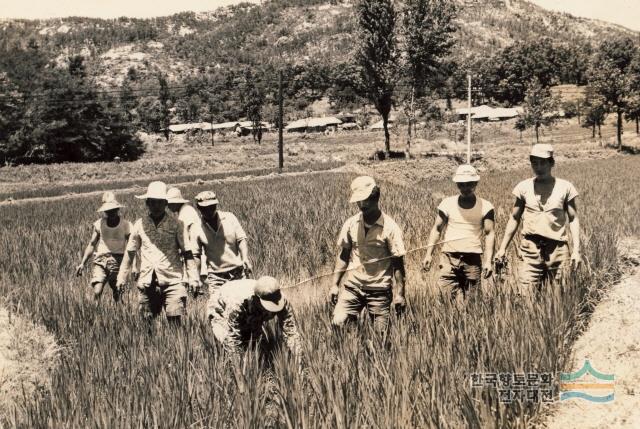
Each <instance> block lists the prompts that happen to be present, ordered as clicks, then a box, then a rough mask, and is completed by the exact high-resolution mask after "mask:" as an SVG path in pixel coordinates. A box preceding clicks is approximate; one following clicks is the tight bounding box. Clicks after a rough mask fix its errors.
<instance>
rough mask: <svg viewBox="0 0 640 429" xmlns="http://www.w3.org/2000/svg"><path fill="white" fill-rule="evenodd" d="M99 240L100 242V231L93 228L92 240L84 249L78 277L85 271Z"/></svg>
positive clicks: (77, 268) (77, 269)
mask: <svg viewBox="0 0 640 429" xmlns="http://www.w3.org/2000/svg"><path fill="white" fill-rule="evenodd" d="M98 240H100V231H98V230H97V229H96V228H95V227H93V233H92V234H91V240H90V241H89V244H88V245H87V247H86V248H85V249H84V254H83V255H82V259H81V260H80V264H78V266H77V267H76V276H80V275H81V274H82V270H83V269H84V266H85V264H86V263H87V261H88V260H89V258H90V257H91V255H93V252H94V250H95V248H96V244H98Z"/></svg>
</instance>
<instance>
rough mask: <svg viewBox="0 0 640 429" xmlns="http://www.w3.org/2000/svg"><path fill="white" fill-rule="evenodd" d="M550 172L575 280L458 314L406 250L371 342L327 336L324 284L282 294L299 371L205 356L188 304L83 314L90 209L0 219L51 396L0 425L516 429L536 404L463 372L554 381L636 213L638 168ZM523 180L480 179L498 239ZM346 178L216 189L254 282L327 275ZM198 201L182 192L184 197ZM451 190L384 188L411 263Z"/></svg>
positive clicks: (366, 327) (362, 334)
mask: <svg viewBox="0 0 640 429" xmlns="http://www.w3.org/2000/svg"><path fill="white" fill-rule="evenodd" d="M559 167H560V168H558V171H557V175H558V176H560V177H563V178H567V179H569V180H572V181H573V182H574V183H575V184H576V186H577V188H578V190H579V191H580V192H581V197H580V199H579V210H580V216H581V221H582V229H583V231H584V232H583V237H584V246H583V253H584V255H585V260H586V264H585V265H586V266H585V267H584V268H583V269H582V270H581V271H579V272H578V273H577V274H576V276H575V277H574V278H573V279H571V280H570V281H568V282H566V283H562V284H558V285H556V287H554V288H547V289H545V290H544V291H543V293H542V294H540V296H539V297H537V298H536V299H533V300H526V299H523V298H522V297H519V296H518V295H517V294H516V291H515V288H514V278H513V272H511V273H509V275H507V276H506V278H505V281H504V282H492V281H489V282H486V284H484V285H483V289H482V291H481V293H478V294H476V295H474V296H471V297H470V298H469V299H468V301H467V302H466V304H465V306H464V307H462V308H460V307H456V306H455V305H452V304H451V303H450V302H449V301H448V300H446V299H443V298H442V297H441V296H440V294H439V293H438V291H437V288H436V286H435V276H436V274H437V273H435V272H430V273H427V274H424V273H422V272H421V271H420V267H419V264H420V260H421V258H422V256H423V254H422V253H421V252H414V253H411V254H409V255H408V256H407V268H408V296H407V298H408V301H409V307H408V309H407V313H406V314H405V315H404V316H403V317H402V318H399V319H395V318H394V320H393V324H392V328H391V330H390V331H389V333H388V338H387V340H386V341H384V340H383V339H382V338H380V337H379V336H377V335H376V334H375V333H374V332H373V330H372V327H371V326H370V323H369V321H368V320H366V319H363V320H362V321H360V322H359V324H358V326H356V327H352V328H351V329H344V330H337V331H334V330H333V329H332V328H331V326H330V314H331V308H330V306H329V304H328V303H327V287H328V285H329V279H328V278H321V279H317V280H314V281H312V282H308V283H305V284H303V285H300V286H299V287H296V288H292V289H290V290H287V291H286V294H287V296H289V297H290V299H291V300H292V302H293V303H294V308H295V310H296V316H297V320H298V323H299V325H300V329H301V332H302V334H303V336H304V351H303V356H302V360H303V363H302V366H298V365H297V363H296V362H295V361H294V360H293V359H292V357H291V356H289V354H288V353H287V352H286V350H283V349H279V348H271V347H267V348H266V350H267V351H266V352H264V351H262V352H261V350H263V347H258V348H256V349H252V350H249V351H248V353H247V355H246V359H245V363H244V368H243V371H242V372H238V371H235V370H234V367H233V365H232V363H231V362H230V361H229V360H228V359H227V357H226V356H225V354H224V353H223V352H222V350H221V349H220V347H219V346H218V345H217V344H216V343H215V341H214V338H213V335H212V333H211V332H210V329H209V328H208V326H207V324H206V322H205V321H204V320H203V315H204V313H203V311H204V301H203V300H202V299H200V300H198V301H195V302H190V303H189V308H188V311H189V316H188V318H187V320H185V321H184V323H183V324H182V326H180V327H177V328H176V327H173V326H168V325H167V324H166V322H164V321H163V320H158V321H156V322H153V323H148V322H146V321H144V320H142V319H141V318H140V317H139V316H138V314H137V313H136V307H135V303H136V292H135V289H134V290H131V291H129V292H128V293H127V294H126V295H125V298H124V301H123V302H122V303H121V304H119V305H114V304H113V303H111V302H110V299H109V297H108V296H104V297H103V301H102V304H101V305H100V306H98V307H96V306H95V305H94V304H93V301H92V298H91V296H90V289H89V288H88V286H87V282H88V276H85V277H83V278H75V277H74V276H73V267H74V265H75V264H76V263H77V261H78V259H79V257H80V255H79V254H80V252H81V250H82V247H83V245H84V244H85V242H86V240H87V238H88V236H89V226H90V224H91V222H92V221H93V220H95V218H96V213H95V211H94V210H95V208H96V207H97V206H98V203H99V196H94V197H88V198H85V199H74V200H68V201H43V202H39V203H25V204H23V205H20V206H4V207H0V214H1V216H2V219H3V222H2V225H0V252H1V254H2V255H3V257H2V258H1V259H0V272H2V277H1V278H0V294H1V295H3V296H7V297H8V299H10V300H12V301H14V302H15V303H16V304H19V307H20V308H22V309H24V311H25V312H26V313H27V315H28V316H30V317H31V318H32V320H34V321H35V322H37V323H41V324H42V325H44V326H45V327H46V328H47V329H48V330H50V331H51V332H53V333H54V334H55V335H56V337H57V339H58V341H59V343H60V346H61V347H62V348H63V353H62V354H61V356H60V358H59V362H58V367H57V369H56V370H55V371H54V373H53V374H52V382H51V388H50V390H49V391H45V392H38V393H37V394H30V395H26V394H25V395H23V397H22V398H20V399H19V401H18V403H19V406H18V408H17V409H16V410H14V412H13V413H11V414H8V415H5V416H3V417H2V419H3V420H2V424H3V425H5V426H13V427H56V428H58V427H62V428H65V427H69V428H71V427H163V428H164V427H167V428H173V427H181V428H182V427H225V428H226V427H230V428H233V427H238V428H262V427H285V428H325V427H326V428H329V427H331V428H333V427H336V428H351V427H445V428H446V427H451V428H454V427H465V426H468V427H524V426H526V424H527V423H528V422H530V421H531V419H532V418H533V417H534V416H535V414H536V412H537V411H539V409H540V408H541V405H540V404H537V403H527V402H514V403H511V404H503V403H501V402H500V401H499V397H498V392H497V391H496V390H491V389H472V388H471V385H470V375H471V374H472V373H483V372H496V373H500V372H536V371H537V372H550V373H556V372H558V371H561V370H565V369H567V363H568V358H569V351H570V346H571V343H572V341H573V339H574V338H575V336H576V335H577V334H578V332H579V330H580V329H581V327H582V326H583V324H584V321H585V320H586V317H587V315H588V313H589V311H590V310H591V308H592V307H593V305H595V303H596V302H597V299H598V296H599V295H600V294H601V291H602V289H603V288H604V287H606V285H607V284H610V282H611V281H612V280H613V279H615V278H616V275H617V265H616V250H615V246H616V240H617V238H618V237H620V236H625V235H631V234H637V233H638V232H639V230H640V226H639V225H638V222H637V219H636V218H635V216H636V214H637V213H638V212H639V211H640V207H639V206H640V201H639V200H638V199H636V198H629V197H630V196H632V195H634V194H633V192H634V188H635V186H634V177H635V172H636V171H638V168H639V167H640V161H639V160H637V159H633V158H624V159H617V160H616V161H613V162H612V161H593V162H585V163H580V164H569V165H565V166H559ZM529 174H530V172H529V171H525V170H523V171H515V172H512V173H508V174H501V175H497V174H495V175H494V174H486V175H484V176H483V178H482V181H481V183H480V185H479V187H478V191H477V193H478V195H480V196H482V197H483V198H486V199H488V200H489V201H491V202H493V203H494V205H495V206H496V208H497V210H496V214H497V223H498V235H499V236H501V230H502V228H504V225H505V223H506V219H507V215H508V213H509V211H510V207H511V204H512V203H513V197H512V196H511V195H510V192H511V190H512V189H513V186H514V185H515V184H516V183H517V182H518V181H519V180H521V179H523V178H525V177H527V176H529ZM351 179H352V176H351V175H348V174H344V175H342V174H335V173H328V174H323V175H320V174H318V175H310V176H299V177H289V178H286V177H280V178H269V179H265V180H264V181H259V182H257V181H256V182H238V183H226V184H223V185H219V186H217V187H216V188H215V191H216V192H217V193H218V195H219V197H220V199H221V205H222V209H223V210H230V211H232V212H234V213H235V214H236V215H237V216H238V218H239V219H240V221H241V222H242V223H243V225H244V227H245V229H246V231H247V233H248V235H249V236H250V240H251V241H250V251H251V255H252V259H253V260H254V267H255V270H256V273H257V275H262V274H270V275H274V276H276V277H278V278H280V279H281V281H282V282H283V284H285V285H293V284H295V283H297V282H298V281H300V280H302V279H304V278H307V277H310V276H315V275H318V274H319V273H325V272H329V271H331V268H332V264H333V259H334V257H335V250H336V249H335V247H336V245H335V239H336V236H337V233H338V230H339V228H340V226H341V225H342V222H343V221H344V220H345V219H346V217H347V216H349V215H350V214H352V213H353V212H354V211H355V207H353V206H349V205H348V204H347V197H348V193H349V190H348V185H349V182H350V180H351ZM207 188H209V187H207ZM204 189H205V188H204V187H202V186H197V185H193V186H188V187H186V188H185V189H183V194H185V195H187V196H189V197H192V196H193V195H195V194H196V193H197V192H199V191H201V190H204ZM454 192H455V190H454V187H453V185H452V184H451V183H449V182H448V181H432V182H426V183H422V184H420V185H414V186H401V185H394V184H390V183H383V184H382V202H381V205H382V208H383V210H384V211H386V212H387V213H389V214H390V215H391V216H392V217H394V218H395V219H396V220H397V221H398V223H399V224H400V226H401V227H402V228H403V231H404V232H405V243H406V246H407V248H408V249H414V248H417V247H420V246H424V245H425V244H426V242H427V235H428V231H429V229H430V227H431V224H432V222H433V219H434V215H435V207H436V205H437V204H438V202H439V199H440V198H441V196H442V195H448V194H451V193H454ZM119 199H121V200H122V201H123V202H124V204H125V205H126V206H127V208H125V209H124V210H123V214H124V215H125V216H126V217H127V218H128V219H130V220H133V219H134V218H135V217H137V216H140V215H142V214H143V213H144V208H143V205H142V203H141V202H140V201H138V200H135V199H134V198H133V196H132V195H129V194H127V195H121V196H119ZM437 257H438V256H437V254H436V258H437ZM511 262H512V264H511V266H512V267H513V266H514V263H515V260H512V261H511ZM105 295H106V294H105ZM274 335H275V337H276V338H277V336H278V333H277V332H275V334H274ZM272 340H273V339H272ZM265 359H266V361H265Z"/></svg>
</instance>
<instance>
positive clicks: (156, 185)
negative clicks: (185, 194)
mask: <svg viewBox="0 0 640 429" xmlns="http://www.w3.org/2000/svg"><path fill="white" fill-rule="evenodd" d="M135 197H136V198H138V199H139V200H146V199H148V198H152V199H155V200H166V199H167V185H166V184H165V183H164V182H160V181H157V182H151V183H149V186H148V187H147V193H146V194H144V195H136V196H135Z"/></svg>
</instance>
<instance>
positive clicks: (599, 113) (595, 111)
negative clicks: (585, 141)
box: [582, 87, 607, 139]
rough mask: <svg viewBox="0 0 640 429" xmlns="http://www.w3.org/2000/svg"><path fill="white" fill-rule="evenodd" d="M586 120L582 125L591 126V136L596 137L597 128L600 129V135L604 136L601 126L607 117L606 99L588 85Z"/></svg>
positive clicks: (585, 105)
mask: <svg viewBox="0 0 640 429" xmlns="http://www.w3.org/2000/svg"><path fill="white" fill-rule="evenodd" d="M583 112H584V121H583V122H582V126H583V127H585V128H591V137H592V138H594V139H595V138H596V128H597V129H598V137H600V138H602V131H601V127H602V125H603V124H604V120H605V119H606V117H607V108H606V101H605V100H604V98H603V97H602V96H600V95H598V94H596V93H595V92H594V90H593V88H590V87H587V92H586V96H585V100H584V107H583Z"/></svg>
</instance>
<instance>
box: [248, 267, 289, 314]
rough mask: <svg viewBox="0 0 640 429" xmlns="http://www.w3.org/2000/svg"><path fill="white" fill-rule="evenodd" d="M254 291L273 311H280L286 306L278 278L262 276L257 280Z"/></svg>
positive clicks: (268, 309)
mask: <svg viewBox="0 0 640 429" xmlns="http://www.w3.org/2000/svg"><path fill="white" fill-rule="evenodd" d="M253 292H254V293H255V294H256V296H257V297H258V298H259V299H260V304H261V305H262V306H263V307H264V309H265V310H267V311H270V312H271V313H278V312H279V311H281V310H282V309H283V308H284V297H283V296H282V292H280V283H278V280H276V279H274V278H273V277H269V276H262V277H260V278H259V279H258V280H256V284H255V286H254V288H253Z"/></svg>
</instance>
